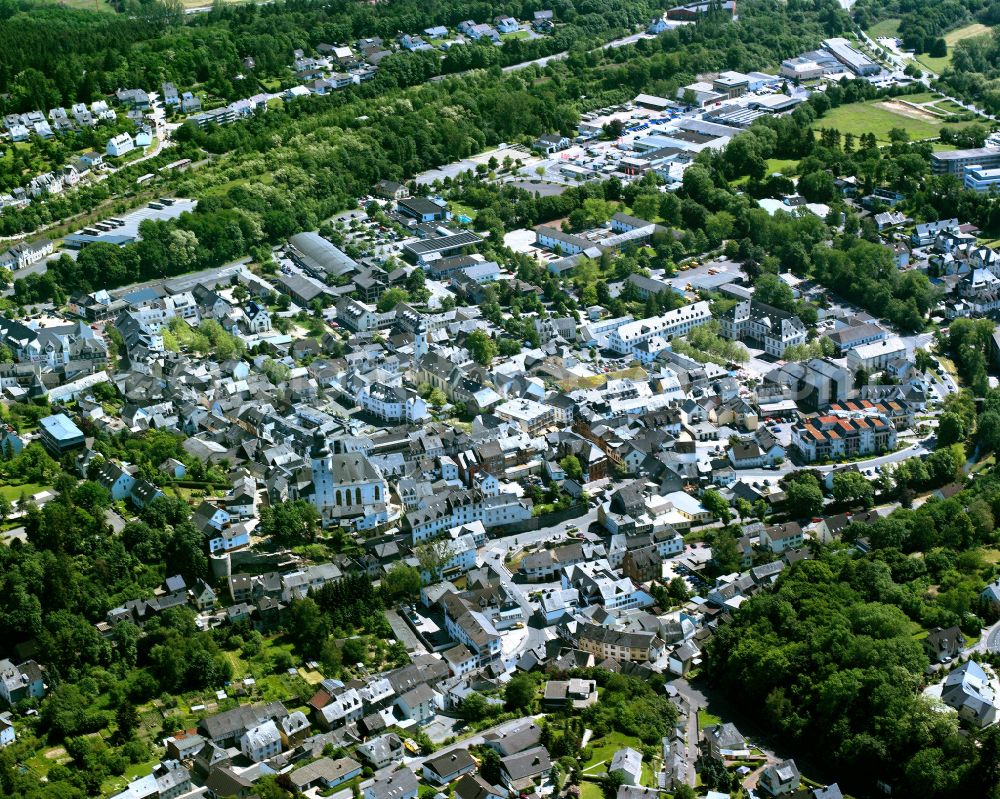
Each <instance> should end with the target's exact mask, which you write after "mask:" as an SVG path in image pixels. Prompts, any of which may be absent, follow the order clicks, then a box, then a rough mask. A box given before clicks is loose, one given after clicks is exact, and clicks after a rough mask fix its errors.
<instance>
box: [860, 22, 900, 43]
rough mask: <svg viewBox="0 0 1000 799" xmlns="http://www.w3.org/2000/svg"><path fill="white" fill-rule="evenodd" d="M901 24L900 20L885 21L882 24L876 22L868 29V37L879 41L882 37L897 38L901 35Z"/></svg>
mask: <svg viewBox="0 0 1000 799" xmlns="http://www.w3.org/2000/svg"><path fill="white" fill-rule="evenodd" d="M899 23H900V20H899V19H896V18H893V19H883V20H882V21H881V22H876V23H875V24H874V25H872V26H871V27H870V28H869V29H868V35H869V36H871V37H872V38H873V39H878V38H879V37H880V36H891V37H893V38H895V37H896V34H897V33H899Z"/></svg>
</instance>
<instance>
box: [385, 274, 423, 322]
mask: <svg viewBox="0 0 1000 799" xmlns="http://www.w3.org/2000/svg"><path fill="white" fill-rule="evenodd" d="M418 271H419V270H418ZM409 299H410V295H409V293H408V292H407V291H406V289H401V288H399V287H398V286H397V287H393V288H391V289H386V290H385V291H384V292H382V296H381V297H379V298H378V311H379V313H386V312H387V311H391V310H392V309H393V308H395V307H396V306H397V305H399V304H400V303H401V302H406V301H407V300H409Z"/></svg>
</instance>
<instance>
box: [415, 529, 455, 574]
mask: <svg viewBox="0 0 1000 799" xmlns="http://www.w3.org/2000/svg"><path fill="white" fill-rule="evenodd" d="M413 554H414V555H415V556H416V558H417V563H418V564H419V565H420V571H421V573H422V574H426V575H427V579H428V581H429V582H432V583H436V582H437V581H438V580H440V579H441V570H442V569H443V568H444V567H445V566H446V565H447V564H448V561H449V560H451V558H452V556H453V555H454V554H455V549H454V547H453V546H452V545H451V541H450V540H449V539H447V538H438V539H436V540H434V541H428V542H426V543H424V544H421V545H420V546H418V547H416V548H414V550H413Z"/></svg>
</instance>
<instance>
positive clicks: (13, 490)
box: [0, 483, 52, 502]
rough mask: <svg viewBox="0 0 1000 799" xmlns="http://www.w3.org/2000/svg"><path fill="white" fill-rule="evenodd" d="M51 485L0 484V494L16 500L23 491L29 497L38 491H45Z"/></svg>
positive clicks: (12, 500) (13, 500)
mask: <svg viewBox="0 0 1000 799" xmlns="http://www.w3.org/2000/svg"><path fill="white" fill-rule="evenodd" d="M51 487H52V486H46V485H41V484H40V483H24V484H23V485H16V486H15V485H0V494H3V496H5V497H7V499H9V500H10V501H11V502H16V501H17V500H19V499H20V498H21V494H22V493H25V494H27V495H28V496H29V497H30V496H31V495H33V494H37V493H38V492H39V491H45V490H46V489H48V488H51Z"/></svg>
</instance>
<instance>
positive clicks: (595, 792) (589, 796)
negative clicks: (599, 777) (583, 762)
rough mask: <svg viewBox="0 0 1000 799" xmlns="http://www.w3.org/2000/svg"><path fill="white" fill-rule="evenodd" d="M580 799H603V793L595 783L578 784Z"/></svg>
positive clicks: (584, 782)
mask: <svg viewBox="0 0 1000 799" xmlns="http://www.w3.org/2000/svg"><path fill="white" fill-rule="evenodd" d="M580 799H604V791H602V790H601V786H600V785H598V784H597V783H596V782H587V781H586V780H581V782H580Z"/></svg>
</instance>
